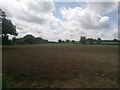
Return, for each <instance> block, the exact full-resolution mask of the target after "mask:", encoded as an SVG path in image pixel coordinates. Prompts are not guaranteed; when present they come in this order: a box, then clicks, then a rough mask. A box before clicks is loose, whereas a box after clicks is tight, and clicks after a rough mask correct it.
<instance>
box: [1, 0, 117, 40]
mask: <svg viewBox="0 0 120 90" xmlns="http://www.w3.org/2000/svg"><path fill="white" fill-rule="evenodd" d="M1 2H2V3H0V8H2V9H3V10H4V11H5V12H6V15H7V17H8V18H10V19H11V20H12V22H13V23H14V24H15V25H16V26H17V32H18V33H19V35H18V37H23V36H25V35H26V34H33V35H34V36H37V37H38V36H39V37H42V38H45V39H48V40H50V41H57V40H58V39H64V40H65V39H70V40H73V39H74V40H79V39H80V36H83V35H85V36H87V37H93V38H98V37H102V38H103V39H105V38H110V39H111V38H113V37H116V33H117V32H116V31H115V30H113V29H111V25H110V23H109V20H110V18H109V17H108V16H104V15H101V14H100V13H101V12H102V10H103V11H104V12H110V11H111V10H113V9H112V8H111V7H110V6H114V5H112V3H110V5H107V6H104V7H102V6H101V5H102V4H100V5H98V7H97V5H96V4H97V3H92V4H93V5H95V6H94V7H91V6H90V3H88V6H87V7H84V8H83V7H78V6H76V7H74V8H65V7H62V8H60V14H61V15H62V16H63V19H59V18H57V17H55V16H54V15H53V12H54V10H55V5H54V4H55V3H53V2H52V1H51V2H39V1H31V2H30V1H24V0H12V1H10V0H6V1H4V0H1ZM92 4H91V5H92ZM104 5H105V4H104ZM95 7H96V9H94V8H95ZM100 7H102V8H100ZM108 7H109V8H108ZM108 9H109V10H108ZM97 10H98V12H97ZM116 30H117V29H116Z"/></svg>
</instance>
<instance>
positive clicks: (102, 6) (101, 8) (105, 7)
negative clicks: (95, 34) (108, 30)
mask: <svg viewBox="0 0 120 90" xmlns="http://www.w3.org/2000/svg"><path fill="white" fill-rule="evenodd" d="M117 6H118V3H117V2H88V7H89V8H90V9H91V10H92V11H94V12H96V13H100V14H104V13H108V12H111V11H112V10H114V9H115V8H117Z"/></svg>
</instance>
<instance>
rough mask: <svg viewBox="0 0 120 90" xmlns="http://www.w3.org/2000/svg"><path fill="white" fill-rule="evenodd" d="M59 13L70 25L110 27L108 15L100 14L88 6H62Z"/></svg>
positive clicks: (97, 27)
mask: <svg viewBox="0 0 120 90" xmlns="http://www.w3.org/2000/svg"><path fill="white" fill-rule="evenodd" d="M61 13H62V15H63V18H65V19H66V21H67V23H69V24H70V25H71V26H79V27H81V28H83V29H93V30H99V29H106V28H110V25H109V17H108V16H101V15H99V14H96V13H94V12H92V11H91V10H90V9H88V8H85V9H83V8H80V7H76V8H69V9H66V8H62V9H61Z"/></svg>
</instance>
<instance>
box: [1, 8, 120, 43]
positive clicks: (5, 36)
mask: <svg viewBox="0 0 120 90" xmlns="http://www.w3.org/2000/svg"><path fill="white" fill-rule="evenodd" d="M0 18H1V19H2V23H0V24H2V29H0V32H2V33H1V35H0V40H2V44H3V45H11V44H41V43H81V44H103V43H105V42H106V43H108V42H120V41H119V40H118V39H113V40H101V38H98V39H93V38H86V37H85V36H81V37H80V40H79V42H77V41H75V40H69V39H66V40H62V39H59V40H58V41H57V42H50V41H48V40H46V39H42V38H41V37H34V36H33V35H29V34H27V35H26V36H24V37H23V38H15V37H14V38H12V40H11V39H9V35H13V36H17V35H18V33H17V31H16V26H15V25H14V24H13V23H12V21H11V20H10V19H8V18H6V14H5V12H4V11H3V10H2V9H0ZM1 19H0V20H1ZM0 22H1V21H0Z"/></svg>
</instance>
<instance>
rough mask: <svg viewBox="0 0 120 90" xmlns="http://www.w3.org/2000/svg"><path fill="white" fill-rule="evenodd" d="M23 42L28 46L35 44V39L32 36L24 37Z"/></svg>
mask: <svg viewBox="0 0 120 90" xmlns="http://www.w3.org/2000/svg"><path fill="white" fill-rule="evenodd" d="M23 39H24V41H25V42H26V43H28V44H34V43H35V37H34V36H32V35H26V36H24V37H23Z"/></svg>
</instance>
